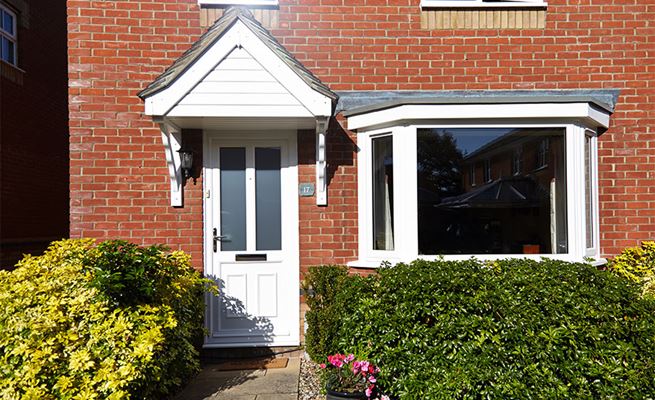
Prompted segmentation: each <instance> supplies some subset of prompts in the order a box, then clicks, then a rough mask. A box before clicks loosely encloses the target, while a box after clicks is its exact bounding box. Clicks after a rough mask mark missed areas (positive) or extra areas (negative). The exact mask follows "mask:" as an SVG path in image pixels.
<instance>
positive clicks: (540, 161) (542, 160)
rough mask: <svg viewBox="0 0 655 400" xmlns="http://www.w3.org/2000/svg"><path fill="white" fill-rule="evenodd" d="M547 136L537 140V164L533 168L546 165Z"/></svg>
mask: <svg viewBox="0 0 655 400" xmlns="http://www.w3.org/2000/svg"><path fill="white" fill-rule="evenodd" d="M548 147H549V146H548V138H544V139H542V140H541V141H540V142H539V147H538V149H537V164H536V165H535V169H539V168H544V167H547V166H548Z"/></svg>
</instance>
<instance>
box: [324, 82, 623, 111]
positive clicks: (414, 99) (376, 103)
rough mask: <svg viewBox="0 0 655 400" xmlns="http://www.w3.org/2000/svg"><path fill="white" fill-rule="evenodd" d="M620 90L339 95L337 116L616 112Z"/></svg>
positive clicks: (419, 92)
mask: <svg viewBox="0 0 655 400" xmlns="http://www.w3.org/2000/svg"><path fill="white" fill-rule="evenodd" d="M619 93H620V90H618V89H573V90H567V89H562V90H443V91H428V90H426V91H403V90H398V91H351V92H339V93H338V94H339V103H338V104H337V109H336V113H339V112H343V115H344V116H346V117H351V116H353V115H359V114H365V113H369V112H373V111H378V110H383V109H387V108H393V107H397V106H401V105H408V104H519V103H589V104H592V105H594V106H596V107H598V108H600V109H601V110H604V111H606V112H609V113H610V114H611V113H613V112H614V107H615V106H616V103H617V101H618V98H619Z"/></svg>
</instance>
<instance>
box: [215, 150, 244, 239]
mask: <svg viewBox="0 0 655 400" xmlns="http://www.w3.org/2000/svg"><path fill="white" fill-rule="evenodd" d="M220 171H221V178H220V179H221V192H220V193H221V231H220V234H221V235H222V236H225V238H224V239H223V240H221V250H222V251H243V250H245V249H246V149H245V148H243V147H223V148H221V149H220Z"/></svg>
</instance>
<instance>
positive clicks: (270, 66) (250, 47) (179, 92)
mask: <svg viewBox="0 0 655 400" xmlns="http://www.w3.org/2000/svg"><path fill="white" fill-rule="evenodd" d="M235 47H243V48H244V49H245V50H246V51H248V53H250V55H251V56H252V57H253V58H254V59H255V60H257V62H259V63H260V64H261V65H262V67H264V68H265V69H266V70H267V71H268V72H269V73H270V74H271V75H273V76H274V77H275V78H276V79H277V80H278V81H279V82H280V84H282V85H283V86H284V87H285V88H286V89H287V90H288V91H289V93H291V94H292V95H293V96H294V97H296V99H297V100H298V101H299V102H300V103H301V104H302V105H303V107H305V108H306V109H307V110H308V112H297V113H294V114H297V115H295V116H298V117H307V116H326V117H327V116H331V115H332V100H331V99H330V98H329V97H327V96H325V95H323V94H321V93H319V92H317V91H315V90H313V89H312V88H311V87H310V86H309V85H307V83H306V82H305V81H304V80H302V79H301V78H300V77H299V76H298V75H297V74H296V73H295V72H293V71H292V70H291V68H290V67H289V66H288V65H287V64H285V63H284V62H283V61H282V60H280V58H279V57H278V55H277V54H275V53H274V52H273V51H272V50H271V49H270V48H268V46H266V45H265V44H264V43H262V41H261V40H260V39H259V38H258V37H257V36H256V35H255V34H254V33H253V32H252V31H251V30H250V29H249V28H248V27H247V26H245V25H244V24H243V23H242V22H241V21H237V22H236V23H235V24H234V26H232V27H231V28H230V29H229V30H228V31H227V32H226V33H225V34H224V35H223V37H221V38H220V39H219V40H218V41H217V42H216V43H214V44H213V45H212V46H211V47H210V48H209V49H208V50H207V51H206V52H205V54H203V55H202V56H201V57H200V58H199V59H198V60H197V61H196V62H195V63H194V64H193V65H192V66H191V67H190V68H189V69H188V70H187V71H185V72H183V73H182V75H181V76H179V77H178V79H177V80H176V81H175V82H173V83H172V84H171V85H170V86H169V87H168V88H166V89H164V90H162V91H161V92H158V93H155V94H154V95H153V96H151V97H148V98H146V100H145V114H146V115H151V116H174V117H194V116H199V115H197V114H196V113H197V110H196V111H194V112H193V114H188V115H186V114H184V111H182V110H185V109H189V110H191V109H192V108H184V107H179V108H178V109H177V110H175V112H173V113H171V114H170V115H169V113H170V112H171V110H173V108H175V106H176V105H177V104H178V103H179V102H180V101H181V100H182V99H183V98H184V96H186V95H187V94H188V93H189V92H190V91H191V90H192V89H193V88H194V87H195V86H196V85H197V84H198V83H199V82H200V81H201V80H202V79H204V78H205V76H207V74H209V73H210V72H211V71H212V70H213V69H214V67H216V65H217V64H218V63H220V61H221V60H223V59H224V58H225V57H227V55H228V54H229V53H230V52H231V51H232V50H233V49H234V48H235ZM211 107H214V108H216V110H214V111H209V110H208V111H207V114H204V115H202V116H223V115H228V116H233V115H234V114H231V112H232V111H233V110H230V112H228V113H225V112H221V111H220V108H221V106H220V105H216V106H211ZM228 108H229V107H228ZM189 112H191V111H189ZM275 115H281V116H284V117H290V116H294V115H287V114H285V113H284V112H283V113H282V114H279V113H277V111H276V114H275ZM248 116H251V115H248ZM262 116H274V115H268V114H266V115H262Z"/></svg>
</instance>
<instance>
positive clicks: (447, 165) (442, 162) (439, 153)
mask: <svg viewBox="0 0 655 400" xmlns="http://www.w3.org/2000/svg"><path fill="white" fill-rule="evenodd" d="M418 143H419V145H418V149H417V170H418V183H419V187H421V188H423V189H424V190H428V191H430V192H432V193H433V194H434V195H436V196H438V197H442V196H452V195H453V194H455V193H459V192H460V191H461V190H462V171H461V163H462V159H463V155H462V152H461V151H460V150H459V149H458V148H457V143H456V141H455V138H454V137H453V135H452V134H451V133H449V132H447V131H444V133H443V134H439V133H432V132H430V131H419V133H418Z"/></svg>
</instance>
